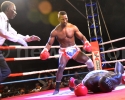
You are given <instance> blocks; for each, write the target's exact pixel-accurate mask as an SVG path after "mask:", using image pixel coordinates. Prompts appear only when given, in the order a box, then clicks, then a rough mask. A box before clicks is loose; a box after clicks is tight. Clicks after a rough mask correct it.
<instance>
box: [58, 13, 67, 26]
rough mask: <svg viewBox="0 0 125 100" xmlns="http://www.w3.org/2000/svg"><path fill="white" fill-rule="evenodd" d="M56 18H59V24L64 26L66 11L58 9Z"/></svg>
mask: <svg viewBox="0 0 125 100" xmlns="http://www.w3.org/2000/svg"><path fill="white" fill-rule="evenodd" d="M58 20H59V22H60V24H61V25H64V26H66V24H67V22H68V16H67V13H66V12H65V11H59V12H58Z"/></svg>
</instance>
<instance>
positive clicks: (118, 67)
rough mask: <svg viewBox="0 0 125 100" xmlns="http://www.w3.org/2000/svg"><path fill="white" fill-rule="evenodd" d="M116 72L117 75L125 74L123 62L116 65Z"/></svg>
mask: <svg viewBox="0 0 125 100" xmlns="http://www.w3.org/2000/svg"><path fill="white" fill-rule="evenodd" d="M114 72H115V73H117V74H123V73H124V66H123V65H122V64H121V62H116V63H115V69H114Z"/></svg>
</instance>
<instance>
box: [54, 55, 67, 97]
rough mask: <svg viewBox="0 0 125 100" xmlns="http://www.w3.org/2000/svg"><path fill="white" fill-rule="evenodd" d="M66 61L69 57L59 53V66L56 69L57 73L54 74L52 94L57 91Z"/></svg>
mask: <svg viewBox="0 0 125 100" xmlns="http://www.w3.org/2000/svg"><path fill="white" fill-rule="evenodd" d="M68 61H69V59H68V58H67V57H66V56H65V55H63V54H62V55H60V57H59V67H58V71H57V74H56V87H55V91H54V93H53V95H55V94H57V93H58V92H59V87H60V83H61V79H62V77H63V71H64V68H65V66H66V64H67V62H68Z"/></svg>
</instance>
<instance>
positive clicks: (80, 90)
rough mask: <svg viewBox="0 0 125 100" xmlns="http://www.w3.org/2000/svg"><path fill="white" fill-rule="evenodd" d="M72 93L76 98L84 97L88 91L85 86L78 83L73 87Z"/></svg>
mask: <svg viewBox="0 0 125 100" xmlns="http://www.w3.org/2000/svg"><path fill="white" fill-rule="evenodd" d="M74 93H75V95H76V96H85V95H87V93H88V89H87V87H86V86H84V85H83V84H82V83H80V84H78V85H77V86H76V87H75V90H74Z"/></svg>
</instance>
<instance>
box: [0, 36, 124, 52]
mask: <svg viewBox="0 0 125 100" xmlns="http://www.w3.org/2000/svg"><path fill="white" fill-rule="evenodd" d="M124 39H125V37H123V38H119V39H114V40H111V41H107V42H103V43H100V44H99V45H105V44H109V43H112V42H117V41H119V40H124ZM77 46H78V47H83V45H77ZM44 47H45V46H27V47H24V46H0V50H5V49H39V48H44ZM51 48H60V46H51Z"/></svg>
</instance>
